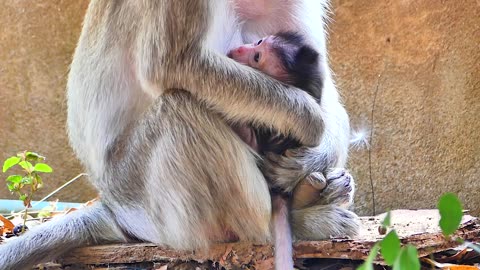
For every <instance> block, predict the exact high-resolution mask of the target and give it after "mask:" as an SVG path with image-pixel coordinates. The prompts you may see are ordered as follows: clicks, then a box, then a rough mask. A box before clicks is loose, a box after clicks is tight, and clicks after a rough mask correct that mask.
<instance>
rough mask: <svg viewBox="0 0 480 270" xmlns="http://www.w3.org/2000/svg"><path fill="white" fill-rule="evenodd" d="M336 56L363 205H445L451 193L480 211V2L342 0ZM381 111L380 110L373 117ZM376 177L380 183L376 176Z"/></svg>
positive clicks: (367, 209) (337, 8) (334, 35)
mask: <svg viewBox="0 0 480 270" xmlns="http://www.w3.org/2000/svg"><path fill="white" fill-rule="evenodd" d="M333 12H334V14H335V15H334V16H333V18H334V20H333V23H332V24H331V27H330V29H331V40H330V58H331V62H332V68H333V70H334V71H335V73H336V75H337V82H338V86H339V88H340V89H341V92H342V94H343V96H344V100H345V104H346V106H347V108H348V110H349V113H350V115H351V122H352V123H353V125H357V126H358V125H361V124H362V123H364V124H366V125H367V126H368V127H370V128H371V129H372V131H373V136H372V138H371V139H372V142H371V149H370V157H371V159H370V161H369V152H368V151H359V152H353V153H352V158H351V159H350V167H351V169H352V171H353V172H354V175H356V178H357V183H358V193H357V196H356V201H357V209H358V210H359V211H360V212H361V213H364V214H369V213H372V204H373V203H372V188H371V182H373V192H374V194H375V204H376V210H377V213H378V212H379V211H383V210H386V209H388V208H423V207H435V205H436V202H437V199H438V196H439V195H440V194H441V193H443V192H447V191H451V192H455V193H458V194H459V195H460V198H461V200H462V201H463V202H464V203H465V205H466V208H468V209H471V210H474V212H475V213H476V214H479V213H480V120H479V117H480V47H479V44H480V2H479V1H473V0H467V1H454V0H446V1H437V0H421V1H420V0H417V1H413V0H396V1H380V0H376V1H371V0H336V1H333ZM372 115H373V117H372ZM370 181H371V182H370Z"/></svg>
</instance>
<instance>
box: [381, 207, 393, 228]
mask: <svg viewBox="0 0 480 270" xmlns="http://www.w3.org/2000/svg"><path fill="white" fill-rule="evenodd" d="M390 224H391V214H390V211H388V212H387V215H386V216H385V218H384V219H383V221H382V226H383V227H385V228H386V227H390Z"/></svg>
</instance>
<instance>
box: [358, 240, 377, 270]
mask: <svg viewBox="0 0 480 270" xmlns="http://www.w3.org/2000/svg"><path fill="white" fill-rule="evenodd" d="M379 249H380V245H379V244H378V243H376V244H375V245H374V246H373V247H372V249H371V250H370V254H368V257H367V259H366V260H365V262H364V263H362V265H360V266H359V267H358V268H357V270H373V265H372V264H373V260H375V258H376V257H377V253H378V250H379Z"/></svg>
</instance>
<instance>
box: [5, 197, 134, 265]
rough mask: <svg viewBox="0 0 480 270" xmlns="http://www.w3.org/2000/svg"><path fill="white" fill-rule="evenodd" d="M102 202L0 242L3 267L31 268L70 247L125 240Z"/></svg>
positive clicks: (64, 251) (63, 252)
mask: <svg viewBox="0 0 480 270" xmlns="http://www.w3.org/2000/svg"><path fill="white" fill-rule="evenodd" d="M112 220H114V218H113V216H112V215H111V213H110V210H108V209H107V208H106V207H105V206H104V205H103V204H102V203H101V202H98V203H96V204H94V205H92V206H90V207H86V208H83V209H80V210H77V211H75V212H73V213H70V214H68V215H65V216H63V217H59V218H54V219H53V220H51V221H49V222H46V223H44V224H42V225H39V226H36V227H35V228H33V229H32V230H30V231H28V232H26V233H25V234H24V235H22V236H20V237H18V238H17V239H14V240H11V241H8V242H7V243H5V244H3V245H0V270H19V269H31V267H32V266H33V265H35V264H38V263H41V262H45V261H48V260H51V259H53V258H54V257H57V256H60V255H62V254H65V253H66V252H67V251H69V250H71V249H73V248H76V247H81V246H86V245H89V244H95V243H100V242H118V241H125V240H126V239H125V237H124V236H123V234H122V232H121V230H120V229H119V228H118V226H117V225H115V222H112Z"/></svg>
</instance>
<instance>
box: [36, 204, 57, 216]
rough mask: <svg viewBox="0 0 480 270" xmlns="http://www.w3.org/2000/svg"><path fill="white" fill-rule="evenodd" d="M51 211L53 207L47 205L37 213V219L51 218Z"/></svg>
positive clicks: (53, 209)
mask: <svg viewBox="0 0 480 270" xmlns="http://www.w3.org/2000/svg"><path fill="white" fill-rule="evenodd" d="M52 211H55V207H53V206H51V205H48V206H45V207H43V208H42V210H40V211H39V212H38V217H39V218H46V217H51V216H52Z"/></svg>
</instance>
